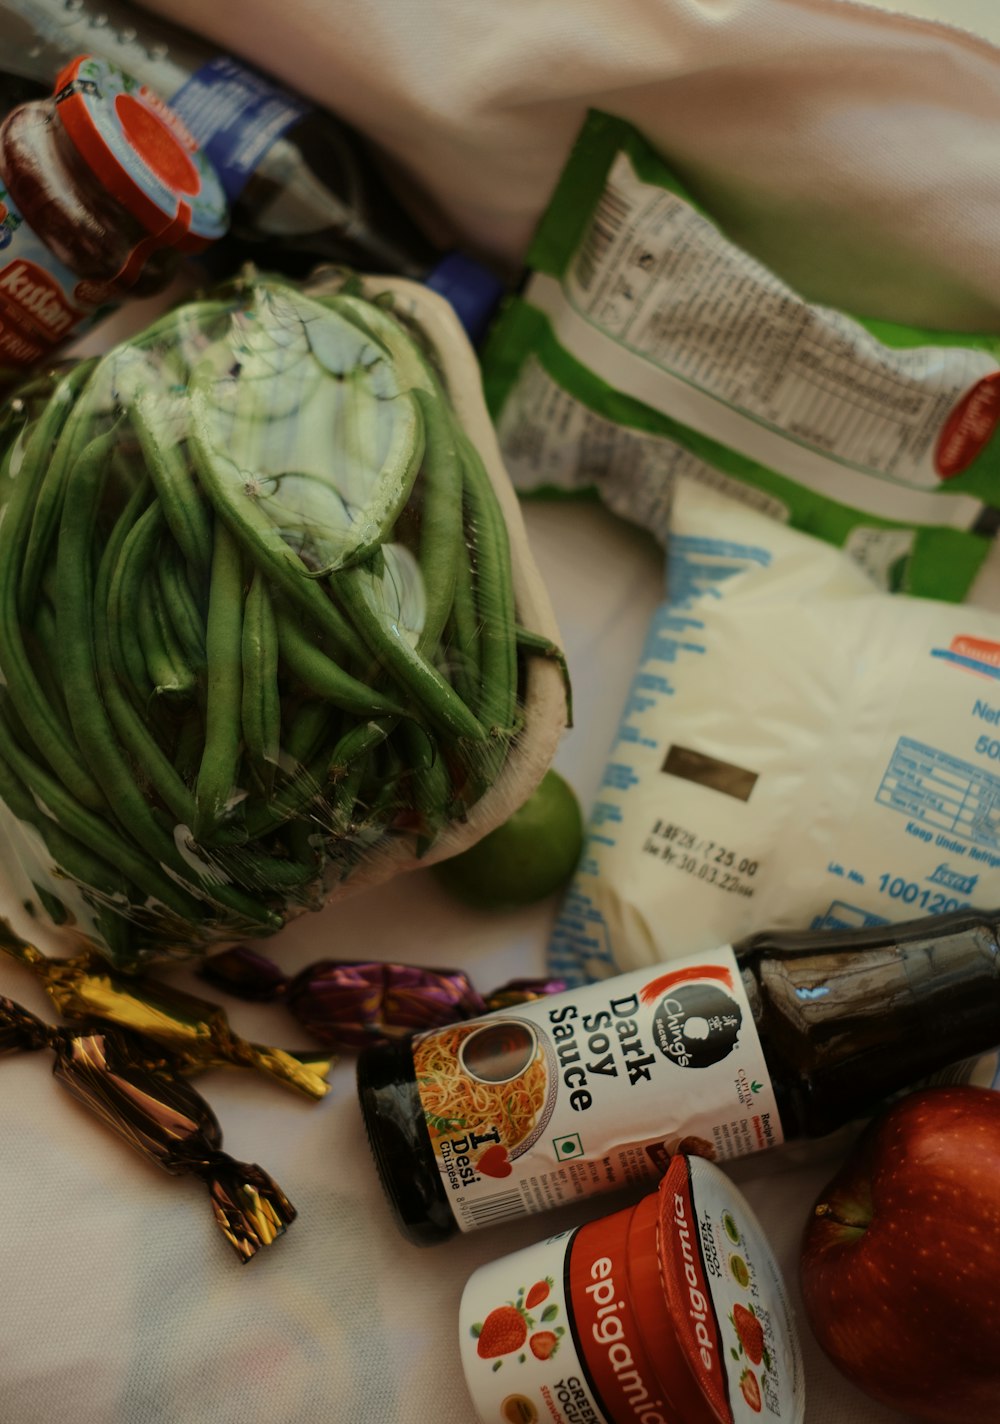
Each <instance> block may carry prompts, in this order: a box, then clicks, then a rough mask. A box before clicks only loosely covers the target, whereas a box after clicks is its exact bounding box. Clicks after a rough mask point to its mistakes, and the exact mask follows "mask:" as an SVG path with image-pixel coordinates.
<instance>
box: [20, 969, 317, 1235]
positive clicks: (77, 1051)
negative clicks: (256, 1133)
mask: <svg viewBox="0 0 1000 1424" xmlns="http://www.w3.org/2000/svg"><path fill="white" fill-rule="evenodd" d="M41 1048H49V1049H51V1050H52V1052H53V1053H54V1054H55V1063H54V1064H53V1070H52V1071H53V1073H54V1074H55V1076H56V1077H57V1078H58V1079H59V1081H60V1083H62V1085H63V1086H64V1087H65V1088H66V1089H68V1091H69V1092H71V1093H72V1094H73V1096H74V1097H75V1098H77V1099H79V1101H80V1102H82V1103H84V1104H85V1105H86V1106H87V1107H88V1108H90V1110H91V1112H93V1113H95V1114H96V1115H97V1116H98V1117H99V1118H100V1119H101V1120H102V1121H103V1122H104V1123H106V1124H107V1126H108V1127H110V1128H112V1129H113V1130H114V1131H115V1132H117V1133H118V1134H119V1136H120V1137H123V1138H124V1139H125V1141H126V1142H127V1143H129V1145H130V1146H131V1147H133V1148H134V1149H135V1151H136V1152H138V1153H139V1154H140V1155H141V1156H143V1157H145V1158H146V1159H147V1160H148V1161H150V1162H155V1163H156V1165H157V1166H158V1167H162V1168H163V1169H164V1171H166V1172H170V1173H172V1174H173V1175H174V1176H183V1175H185V1174H187V1173H190V1174H192V1175H193V1176H196V1177H200V1178H201V1179H202V1181H203V1182H204V1183H205V1185H206V1186H207V1188H208V1192H209V1197H210V1200H211V1203H212V1210H213V1211H214V1213H215V1219H216V1221H217V1222H218V1224H219V1227H220V1229H221V1230H222V1232H223V1234H224V1235H225V1237H226V1239H227V1240H228V1241H229V1243H230V1245H231V1246H232V1247H233V1249H234V1250H235V1251H236V1254H237V1255H238V1256H239V1258H240V1260H241V1261H243V1262H246V1261H249V1260H250V1258H251V1257H252V1256H254V1255H256V1253H257V1252H258V1251H259V1250H260V1248H261V1247H262V1246H270V1245H271V1244H272V1243H273V1242H274V1241H275V1240H276V1239H277V1238H278V1237H279V1236H281V1235H282V1233H283V1232H284V1231H285V1229H286V1227H288V1226H289V1225H290V1224H291V1223H292V1222H293V1221H294V1220H295V1216H296V1212H295V1208H294V1207H293V1206H292V1204H291V1202H290V1201H289V1200H288V1198H287V1197H286V1196H285V1194H284V1192H283V1191H282V1190H281V1188H280V1187H279V1186H278V1185H277V1183H276V1182H274V1181H272V1179H271V1178H270V1177H269V1176H268V1174H267V1173H266V1172H265V1171H264V1170H263V1169H262V1168H261V1167H258V1166H257V1165H256V1164H255V1163H245V1162H237V1161H236V1160H235V1159H234V1158H232V1157H230V1156H229V1154H228V1153H227V1152H223V1151H222V1129H221V1127H220V1126H219V1122H218V1120H217V1118H216V1116H215V1114H214V1113H213V1111H212V1109H211V1108H210V1107H209V1105H208V1103H207V1102H206V1101H205V1099H204V1098H203V1097H202V1096H201V1094H200V1093H199V1092H198V1091H197V1090H196V1089H195V1088H194V1087H192V1085H191V1084H190V1083H188V1082H186V1081H185V1080H184V1079H183V1078H179V1077H177V1076H175V1074H174V1073H173V1072H172V1071H171V1064H170V1061H169V1059H164V1058H162V1057H158V1056H157V1055H156V1052H155V1046H154V1045H152V1044H150V1043H149V1042H148V1041H147V1040H146V1039H144V1038H143V1037H142V1036H141V1035H140V1034H135V1033H130V1032H129V1031H128V1030H127V1029H119V1028H107V1027H105V1026H103V1025H92V1024H91V1025H82V1026H81V1027H80V1028H78V1029H68V1028H52V1027H50V1026H49V1025H47V1024H44V1023H43V1022H42V1021H41V1019H38V1018H36V1017H35V1015H34V1014H31V1013H29V1012H28V1011H27V1009H24V1008H22V1007H21V1006H20V1005H19V1004H15V1003H14V1002H13V1000H11V999H8V998H4V997H2V996H0V1053H16V1052H25V1051H31V1050H33V1049H41Z"/></svg>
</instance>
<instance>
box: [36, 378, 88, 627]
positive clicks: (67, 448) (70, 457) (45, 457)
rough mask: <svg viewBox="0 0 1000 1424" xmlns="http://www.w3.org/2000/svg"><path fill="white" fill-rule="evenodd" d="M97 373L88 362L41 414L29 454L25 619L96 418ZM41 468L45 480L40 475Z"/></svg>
mask: <svg viewBox="0 0 1000 1424" xmlns="http://www.w3.org/2000/svg"><path fill="white" fill-rule="evenodd" d="M94 368H95V362H94V361H84V362H81V364H80V365H79V366H76V367H74V368H73V369H72V370H70V371H69V372H68V373H67V375H66V376H64V377H63V379H62V380H61V381H60V382H59V384H58V386H56V388H55V390H54V391H53V393H52V395H51V397H50V398H49V401H48V403H47V404H46V406H45V409H44V410H43V411H42V414H41V416H40V418H39V421H38V424H37V425H36V427H35V431H34V433H33V435H32V438H31V441H30V442H29V446H28V448H27V449H26V451H25V467H24V469H23V473H24V476H25V478H26V479H27V481H28V483H29V484H30V485H32V486H33V489H32V494H33V498H34V504H33V507H32V513H31V528H30V530H29V531H28V534H27V537H26V538H25V539H24V540H23V541H22V544H21V547H20V549H19V551H18V552H19V556H20V578H19V582H18V597H17V602H18V608H19V609H20V611H21V613H22V614H23V615H26V616H29V617H30V614H31V610H32V609H33V608H34V605H35V599H36V598H37V596H38V586H39V582H40V580H41V578H42V574H43V571H44V569H45V566H46V564H47V562H48V558H49V550H50V549H51V546H52V542H53V540H54V539H55V536H56V531H57V529H58V527H59V510H60V508H61V505H62V498H63V490H64V487H65V484H66V476H67V473H68V472H69V469H70V467H71V466H72V464H73V461H74V459H75V458H76V456H77V455H78V454H79V452H80V450H81V449H82V447H83V444H84V443H85V442H86V440H87V439H88V438H89V433H90V424H91V421H92V414H91V411H90V408H89V406H88V404H87V402H86V401H85V399H84V397H83V392H84V391H85V389H86V386H87V384H88V382H89V381H90V378H91V376H92V375H93V373H94ZM42 466H44V474H42V473H41V468H40V467H42ZM28 467H30V469H29V468H28ZM36 468H37V469H38V474H37V475H36V473H35V471H36Z"/></svg>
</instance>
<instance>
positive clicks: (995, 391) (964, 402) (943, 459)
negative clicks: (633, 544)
mask: <svg viewBox="0 0 1000 1424" xmlns="http://www.w3.org/2000/svg"><path fill="white" fill-rule="evenodd" d="M998 422H1000V371H994V372H993V374H992V375H991V376H984V377H983V379H982V380H981V381H977V382H976V384H975V385H974V386H973V387H972V389H971V390H970V391H967V392H966V393H965V395H964V396H963V397H962V399H961V400H960V401H959V403H958V405H957V406H956V407H955V409H954V410H953V411H952V412H951V414H950V415H949V416H948V419H947V420H946V421H945V423H944V429H943V430H942V431H941V434H940V436H939V438H938V442H937V448H936V449H935V451H934V468H935V470H936V471H937V473H938V474H939V475H940V476H941V478H942V479H943V480H950V479H953V478H954V477H955V475H960V474H961V473H962V471H963V470H966V469H968V467H969V466H970V465H971V464H972V462H973V460H974V459H975V458H976V456H977V455H978V454H979V452H980V451H981V450H982V449H983V447H984V445H986V444H987V442H988V441H989V440H990V439H991V438H992V436H993V433H994V431H995V430H996V428H997V424H998Z"/></svg>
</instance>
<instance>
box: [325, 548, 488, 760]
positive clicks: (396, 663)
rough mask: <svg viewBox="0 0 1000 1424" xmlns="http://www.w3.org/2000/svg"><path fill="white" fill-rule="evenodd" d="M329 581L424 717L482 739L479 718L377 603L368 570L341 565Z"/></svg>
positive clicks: (458, 733) (453, 734)
mask: <svg viewBox="0 0 1000 1424" xmlns="http://www.w3.org/2000/svg"><path fill="white" fill-rule="evenodd" d="M330 582H331V584H332V586H333V588H334V590H335V592H336V596H337V598H338V599H339V601H340V603H341V604H342V606H343V607H344V609H345V611H346V612H347V614H348V616H349V617H350V618H351V620H352V622H353V623H354V625H355V627H356V628H357V630H358V632H359V633H360V634H361V637H362V638H363V639H364V640H365V642H366V643H367V645H368V647H369V649H370V650H371V652H372V653H373V654H374V656H375V657H376V658H377V659H378V660H379V662H380V663H381V664H382V665H383V666H384V667H386V668H387V669H388V670H389V672H390V673H391V674H392V676H393V677H394V678H395V679H396V680H397V681H398V682H399V683H401V684H402V685H403V686H404V687H406V688H407V689H408V691H409V693H410V695H411V697H412V699H413V701H414V702H415V703H416V705H417V706H418V707H419V709H420V710H421V711H422V712H423V714H424V716H425V717H426V718H427V720H428V722H430V724H431V725H432V726H434V727H437V728H438V729H439V730H440V731H442V732H444V733H445V734H446V735H448V736H451V737H457V738H465V739H467V740H469V741H471V742H482V741H485V739H486V731H485V729H484V727H483V725H482V723H481V722H479V721H477V719H476V717H475V716H474V715H473V713H472V712H471V711H470V710H469V708H468V707H467V706H466V705H465V703H464V702H463V701H462V699H461V698H460V697H459V695H458V693H457V692H456V691H455V689H454V688H453V687H452V686H451V685H450V684H449V683H448V682H446V681H445V679H444V678H443V677H442V676H441V674H440V673H439V672H438V670H437V668H435V667H434V665H433V664H432V663H431V662H430V661H429V660H428V659H427V658H426V657H424V655H423V654H422V653H421V652H420V651H419V650H418V649H417V648H414V647H413V646H412V645H411V644H410V643H409V641H408V640H407V638H406V635H405V633H404V632H403V631H402V630H401V629H400V628H399V627H398V626H397V625H396V623H395V622H394V621H393V619H392V618H391V616H390V615H389V614H388V613H387V612H386V610H385V609H383V608H381V607H380V606H379V603H378V598H377V595H376V594H375V591H374V588H373V583H372V578H371V575H370V573H368V571H367V570H366V569H364V568H351V569H341V570H340V571H339V572H338V573H337V574H336V575H335V576H334V577H333V578H332V579H331V581H330Z"/></svg>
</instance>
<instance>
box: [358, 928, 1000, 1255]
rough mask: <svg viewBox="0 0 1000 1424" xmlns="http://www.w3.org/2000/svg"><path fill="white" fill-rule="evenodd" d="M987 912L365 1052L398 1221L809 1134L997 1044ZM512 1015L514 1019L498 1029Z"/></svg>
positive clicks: (767, 943) (412, 1234)
mask: <svg viewBox="0 0 1000 1424" xmlns="http://www.w3.org/2000/svg"><path fill="white" fill-rule="evenodd" d="M998 935H1000V912H998V913H997V915H996V916H995V917H991V916H984V915H983V914H981V913H979V912H971V911H968V912H966V911H960V912H957V913H954V914H950V915H943V916H938V917H934V918H925V919H920V920H914V921H911V922H909V923H906V924H897V925H884V926H881V925H880V926H877V927H874V928H866V929H862V930H846V931H838V932H833V933H831V932H828V931H812V932H803V933H799V932H778V933H771V932H764V933H761V934H755V935H753V936H751V937H750V938H748V939H745V940H743V941H741V942H740V943H738V944H737V945H735V946H733V947H725V948H723V949H720V950H718V951H713V952H712V953H710V954H708V955H696V956H692V957H690V958H688V959H682V960H674V961H671V962H669V963H666V964H663V965H659V966H655V967H653V968H649V969H643V970H638V971H633V972H630V973H628V974H624V975H620V976H618V977H616V978H613V979H607V980H604V981H601V982H599V983H596V984H589V985H586V986H584V987H583V988H580V989H574V990H569V991H568V992H566V993H562V994H557V995H552V996H550V997H548V998H545V999H542V1000H539V1001H537V1002H535V1003H530V1004H527V1005H524V1006H521V1007H519V1008H518V1009H517V1010H516V1011H515V1012H513V1013H508V1012H507V1011H500V1012H499V1013H494V1014H490V1015H487V1016H486V1017H484V1018H481V1019H478V1020H471V1021H468V1022H466V1023H463V1024H459V1025H453V1026H451V1027H450V1028H448V1029H442V1030H435V1031H433V1032H431V1033H427V1034H419V1035H417V1036H415V1037H414V1038H413V1039H412V1040H410V1041H408V1042H402V1043H393V1044H391V1045H388V1046H385V1047H373V1048H369V1049H366V1050H365V1051H364V1053H362V1055H361V1057H360V1058H359V1061H358V1091H359V1096H360V1101H361V1108H362V1113H363V1116H364V1121H365V1126H366V1129H367V1132H368V1136H369V1140H370V1143H371V1146H372V1150H373V1154H374V1158H375V1163H376V1166H377V1169H378V1172H379V1175H380V1178H381V1181H382V1185H383V1188H384V1189H385V1191H386V1193H387V1195H388V1198H389V1201H390V1203H391V1205H392V1208H393V1211H394V1213H395V1216H396V1219H397V1222H398V1224H399V1226H400V1229H401V1230H402V1231H403V1233H404V1234H405V1235H406V1236H407V1237H409V1238H410V1239H411V1240H412V1241H415V1242H418V1243H421V1244H429V1243H432V1242H436V1241H443V1240H446V1239H447V1238H448V1237H450V1236H452V1235H454V1234H455V1233H456V1232H457V1231H468V1230H475V1229H477V1228H480V1227H485V1226H490V1225H495V1224H498V1223H502V1222H504V1221H507V1220H511V1219H514V1218H516V1217H521V1216H525V1215H530V1214H532V1213H534V1212H539V1211H544V1210H547V1209H549V1208H551V1207H556V1206H559V1205H562V1204H565V1203H567V1202H572V1201H577V1200H580V1199H582V1198H585V1197H589V1196H591V1195H595V1194H598V1193H602V1192H605V1191H609V1190H613V1189H616V1188H622V1187H630V1186H634V1185H637V1184H639V1183H642V1182H647V1181H648V1182H654V1181H655V1180H656V1179H657V1178H658V1177H659V1176H661V1175H662V1173H663V1171H664V1170H665V1168H666V1164H667V1162H668V1161H669V1158H670V1155H671V1154H672V1153H673V1152H676V1151H678V1150H684V1151H686V1152H689V1153H696V1154H701V1155H703V1156H706V1157H710V1158H714V1159H716V1160H719V1161H724V1160H726V1159H729V1158H734V1157H738V1156H743V1155H745V1154H747V1153H751V1152H755V1151H760V1150H764V1149H767V1148H770V1147H775V1146H778V1145H779V1144H780V1143H781V1142H783V1141H785V1140H786V1139H789V1138H794V1137H801V1136H820V1135H823V1134H825V1133H829V1132H832V1131H833V1130H834V1129H835V1128H837V1127H840V1126H842V1125H843V1124H845V1123H847V1122H850V1121H852V1120H854V1119H856V1118H860V1117H864V1116H866V1115H867V1114H869V1113H870V1112H872V1111H873V1110H875V1109H876V1108H877V1107H878V1106H879V1105H880V1103H882V1102H883V1101H884V1100H885V1099H886V1098H888V1097H890V1096H891V1095H893V1094H894V1093H897V1092H899V1091H901V1090H904V1089H906V1088H908V1087H910V1086H913V1085H915V1084H916V1083H917V1082H918V1081H920V1080H922V1079H924V1078H926V1077H928V1076H929V1075H931V1074H934V1073H937V1072H940V1071H941V1070H942V1069H944V1068H946V1067H948V1066H949V1065H953V1064H956V1063H958V1062H960V1061H961V1060H964V1059H967V1058H970V1057H972V1056H974V1055H976V1054H979V1053H983V1052H986V1051H987V1050H989V1049H991V1048H993V1047H995V1046H996V1045H997V1044H1000V938H998ZM501 1024H503V1025H504V1026H505V1029H506V1031H505V1032H502V1033H500V1032H498V1031H497V1030H498V1026H499V1025H501Z"/></svg>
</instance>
